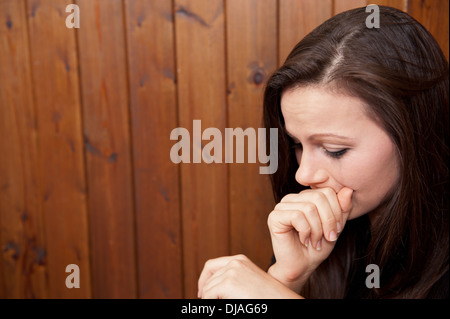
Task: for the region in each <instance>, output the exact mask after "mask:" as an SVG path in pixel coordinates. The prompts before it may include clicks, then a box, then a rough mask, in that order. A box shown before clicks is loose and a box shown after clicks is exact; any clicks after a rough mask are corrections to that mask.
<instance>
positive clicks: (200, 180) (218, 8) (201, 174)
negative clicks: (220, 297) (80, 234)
mask: <svg viewBox="0 0 450 319" xmlns="http://www.w3.org/2000/svg"><path fill="white" fill-rule="evenodd" d="M175 29H176V30H175V33H176V52H177V74H178V76H177V79H178V110H179V125H180V127H183V128H186V129H187V130H188V131H189V132H190V135H191V140H192V139H193V135H194V132H193V120H194V119H198V120H201V131H203V130H204V129H206V128H208V127H214V128H217V129H219V130H220V131H221V132H224V129H225V126H226V117H227V115H226V92H225V91H226V79H225V77H226V69H225V35H224V34H225V24H224V4H223V1H222V0H211V1H190V0H176V1H175ZM192 144H194V142H192V141H191V161H192V160H193V157H194V155H193V153H194V152H200V151H201V149H202V146H203V145H205V144H207V141H205V142H203V145H199V144H200V143H198V142H195V144H194V145H192ZM180 165H181V190H182V194H181V198H182V201H181V207H182V220H183V229H182V231H183V256H184V276H185V282H184V284H185V297H187V298H195V297H196V296H197V281H198V277H199V275H200V272H201V270H202V269H203V266H204V262H205V261H206V260H208V259H210V258H215V257H218V256H223V255H229V252H230V250H229V237H228V236H229V221H228V217H229V216H228V174H227V166H226V165H224V164H216V163H212V164H206V163H204V162H202V163H200V164H193V163H190V164H180Z"/></svg>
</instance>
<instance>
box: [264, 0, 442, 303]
mask: <svg viewBox="0 0 450 319" xmlns="http://www.w3.org/2000/svg"><path fill="white" fill-rule="evenodd" d="M379 8H380V28H368V27H367V26H366V24H365V21H366V18H367V16H368V13H366V12H365V8H358V9H354V10H350V11H347V12H344V13H341V14H339V15H336V16H334V17H332V18H331V19H329V20H327V21H326V22H324V23H323V24H322V25H320V26H319V27H317V28H316V29H315V30H314V31H312V32H311V33H310V34H309V35H307V36H306V37H305V38H303V39H302V40H301V41H300V42H299V43H298V44H297V45H296V46H295V48H294V49H293V50H292V52H291V53H290V55H289V56H288V57H287V59H286V61H285V63H284V64H283V65H282V66H281V67H280V68H279V69H278V70H277V71H276V72H274V74H272V76H271V77H270V79H269V80H268V83H267V85H266V89H265V92H264V123H265V126H266V127H267V128H270V127H276V128H278V131H279V132H281V134H279V137H278V149H279V154H278V156H279V159H278V170H277V172H276V173H275V174H273V175H272V176H271V178H272V187H273V192H274V196H275V199H276V201H277V202H278V201H280V200H281V198H282V197H283V196H285V195H286V194H288V193H294V192H299V191H301V190H303V189H304V188H305V187H303V186H302V185H299V184H298V183H297V182H296V181H295V171H296V170H297V168H298V163H297V161H296V158H295V155H294V152H293V150H292V148H291V147H290V146H291V143H292V142H291V141H290V139H289V137H288V136H287V135H286V134H284V133H283V132H284V119H283V116H282V113H281V108H280V101H281V94H282V92H283V91H285V90H286V89H288V88H291V87H293V86H307V85H312V84H329V85H333V87H336V88H338V89H340V90H342V92H345V93H346V94H351V95H352V96H356V97H358V98H360V99H362V100H363V101H365V103H366V104H367V106H368V110H367V111H368V114H369V115H370V116H371V118H373V119H374V120H375V121H377V122H379V123H380V124H381V125H382V127H383V128H384V129H385V130H386V132H387V133H388V134H389V136H390V137H391V139H392V141H393V143H394V145H395V146H396V148H397V150H398V153H399V155H400V156H399V157H400V176H401V177H400V181H399V184H398V186H397V187H396V189H395V191H394V193H393V194H391V196H390V197H389V198H388V200H387V201H386V203H384V204H383V207H382V209H383V213H382V214H380V217H378V218H377V219H376V220H375V222H373V224H371V223H370V222H369V219H368V217H367V215H364V216H362V217H359V218H356V219H354V220H351V221H349V222H348V223H347V225H346V227H345V229H344V231H343V233H342V234H341V235H340V237H339V239H338V242H337V243H336V247H335V248H334V250H333V252H332V253H331V254H330V256H329V257H328V259H326V260H325V261H324V262H323V263H322V264H321V265H320V266H319V267H318V268H317V269H316V271H315V272H314V273H313V275H312V276H311V277H310V279H309V281H308V282H307V284H305V286H304V287H303V288H302V291H301V292H300V293H301V294H302V295H303V296H304V297H309V298H346V297H347V298H441V297H448V289H449V283H448V251H449V223H448V213H449V211H448V207H449V202H448V198H449V182H448V171H449V170H448V165H447V163H448V159H449V156H448V155H449V149H448V137H449V122H448V121H449V109H448V103H449V100H448V93H449V82H448V62H447V61H446V59H445V57H444V55H443V53H442V51H441V49H440V48H439V45H438V44H437V43H436V41H435V40H434V38H433V37H432V36H431V34H430V33H429V32H428V31H427V30H426V29H425V28H424V27H423V26H422V25H421V24H420V23H419V22H417V21H416V20H414V19H413V18H412V17H410V16H409V15H408V14H406V13H404V12H402V11H400V10H397V9H394V8H390V7H385V6H379ZM368 264H376V265H378V267H379V269H380V280H381V282H380V288H373V289H369V288H367V287H366V285H365V279H366V277H367V276H368V273H366V272H365V267H366V266H367V265H368Z"/></svg>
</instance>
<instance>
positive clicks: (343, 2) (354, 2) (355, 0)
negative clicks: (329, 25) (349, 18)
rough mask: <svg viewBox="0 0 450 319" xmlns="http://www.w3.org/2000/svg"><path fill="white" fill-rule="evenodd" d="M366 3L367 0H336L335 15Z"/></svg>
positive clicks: (363, 5)
mask: <svg viewBox="0 0 450 319" xmlns="http://www.w3.org/2000/svg"><path fill="white" fill-rule="evenodd" d="M366 5H367V3H366V0H334V6H333V15H336V14H338V13H341V12H344V11H347V10H350V9H354V8H359V7H365V6H366Z"/></svg>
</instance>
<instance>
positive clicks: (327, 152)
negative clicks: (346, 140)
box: [291, 143, 348, 159]
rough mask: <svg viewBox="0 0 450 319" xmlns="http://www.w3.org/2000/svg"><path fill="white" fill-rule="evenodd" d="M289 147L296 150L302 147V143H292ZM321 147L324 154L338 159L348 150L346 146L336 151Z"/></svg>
mask: <svg viewBox="0 0 450 319" xmlns="http://www.w3.org/2000/svg"><path fill="white" fill-rule="evenodd" d="M291 148H292V149H293V150H296V149H297V148H299V149H302V144H301V143H293V144H292V145H291ZM322 149H323V150H324V152H325V154H327V155H328V156H330V157H331V158H334V159H340V158H341V157H342V156H343V155H344V154H345V153H347V151H348V148H344V149H342V150H339V151H336V152H330V151H328V150H327V149H326V148H324V147H322Z"/></svg>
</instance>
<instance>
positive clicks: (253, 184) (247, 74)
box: [226, 0, 277, 269]
mask: <svg viewBox="0 0 450 319" xmlns="http://www.w3.org/2000/svg"><path fill="white" fill-rule="evenodd" d="M226 13H227V16H226V20H227V67H228V127H230V128H233V129H234V128H242V129H243V130H246V129H250V130H252V131H250V132H254V133H255V135H254V136H256V140H255V141H254V143H255V144H256V143H257V141H258V128H262V127H263V126H262V94H263V88H264V83H265V82H266V81H267V78H268V76H269V75H270V74H271V73H272V72H273V71H274V70H275V68H276V66H277V1H274V0H264V1H261V0H245V1H240V0H228V1H227V6H226ZM249 141H250V139H249V138H246V142H245V143H244V145H242V146H240V145H238V144H237V140H236V139H235V141H233V144H232V145H227V147H230V148H233V151H234V154H236V152H237V151H238V148H241V149H242V150H245V151H244V152H245V157H244V163H243V164H239V163H235V162H234V163H233V164H230V166H229V174H230V182H229V188H230V191H229V192H230V200H229V205H230V243H231V254H232V255H235V254H245V255H246V256H247V257H249V258H250V259H251V260H252V261H253V262H255V263H256V264H257V265H259V266H260V267H262V268H263V269H266V268H267V267H268V265H269V263H270V257H271V255H272V245H271V241H270V236H269V233H268V228H267V216H268V214H269V213H270V212H271V211H272V209H273V207H274V206H275V203H274V200H273V198H272V196H271V186H270V180H269V177H268V175H261V174H260V173H259V168H260V167H261V166H264V164H261V163H260V161H259V159H258V155H257V154H255V155H256V156H255V158H256V163H255V164H249V161H248V154H247V151H250V152H253V151H256V150H257V148H255V149H254V150H253V148H252V147H251V145H250V144H249ZM235 161H236V159H235Z"/></svg>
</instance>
